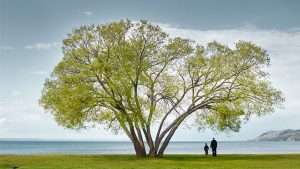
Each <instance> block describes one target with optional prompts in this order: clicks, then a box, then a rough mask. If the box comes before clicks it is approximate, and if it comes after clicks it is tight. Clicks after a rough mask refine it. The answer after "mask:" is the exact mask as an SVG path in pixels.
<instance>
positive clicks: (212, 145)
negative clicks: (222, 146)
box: [210, 140, 218, 148]
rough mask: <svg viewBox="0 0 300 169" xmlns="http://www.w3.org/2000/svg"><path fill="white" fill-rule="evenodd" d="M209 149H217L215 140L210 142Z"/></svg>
mask: <svg viewBox="0 0 300 169" xmlns="http://www.w3.org/2000/svg"><path fill="white" fill-rule="evenodd" d="M210 147H211V148H217V147H218V143H217V141H216V140H212V141H211V142H210Z"/></svg>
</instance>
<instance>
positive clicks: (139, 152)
mask: <svg viewBox="0 0 300 169" xmlns="http://www.w3.org/2000/svg"><path fill="white" fill-rule="evenodd" d="M129 128H130V133H131V137H132V140H131V141H132V143H133V146H134V150H135V154H136V157H137V158H142V157H146V150H145V147H143V146H142V145H141V143H140V141H139V139H138V137H137V136H136V133H135V131H134V127H133V126H130V127H129Z"/></svg>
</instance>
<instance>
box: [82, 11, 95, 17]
mask: <svg viewBox="0 0 300 169" xmlns="http://www.w3.org/2000/svg"><path fill="white" fill-rule="evenodd" d="M81 13H83V14H85V15H88V16H92V14H93V13H92V12H91V11H82V12H81Z"/></svg>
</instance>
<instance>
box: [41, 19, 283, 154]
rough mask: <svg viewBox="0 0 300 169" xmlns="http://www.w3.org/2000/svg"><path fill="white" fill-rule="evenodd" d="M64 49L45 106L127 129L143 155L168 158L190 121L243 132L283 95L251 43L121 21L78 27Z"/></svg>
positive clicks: (84, 122) (60, 119)
mask: <svg viewBox="0 0 300 169" xmlns="http://www.w3.org/2000/svg"><path fill="white" fill-rule="evenodd" d="M62 49H63V54H64V57H63V59H62V61H61V62H60V63H59V64H58V65H57V66H56V67H55V69H54V70H53V72H52V74H51V76H50V77H49V78H48V79H47V80H46V82H45V84H44V90H43V92H42V97H41V99H40V104H41V105H42V106H43V107H44V108H45V110H47V111H49V112H51V113H52V114H53V116H54V117H55V120H56V122H57V123H58V124H59V125H62V126H64V127H66V128H70V129H76V130H80V129H84V128H86V127H95V126H97V125H100V126H105V127H106V128H107V129H111V130H112V131H113V132H116V133H118V132H119V131H122V132H125V133H126V135H127V136H128V137H129V139H130V140H131V141H132V143H133V146H134V149H135V152H136V156H137V157H145V156H147V155H149V156H153V157H154V156H158V157H161V156H162V155H163V153H164V151H165V149H166V147H167V145H168V143H169V142H170V140H171V138H172V136H173V135H174V133H175V132H176V130H177V129H178V127H179V126H180V125H181V124H182V123H184V122H187V121H188V122H189V123H192V124H195V125H198V127H199V128H212V129H215V130H217V131H238V130H239V128H240V127H241V123H242V122H246V121H248V120H249V118H250V117H251V115H258V116H261V115H265V114H268V113H271V112H273V111H274V109H275V108H276V107H278V106H279V107H280V106H282V103H283V101H284V97H283V96H282V93H281V92H280V91H279V90H276V89H274V88H273V87H272V86H271V83H270V81H269V80H268V75H269V74H268V73H267V72H266V71H265V70H266V69H265V68H266V67H267V66H268V65H269V62H270V58H269V57H268V54H267V52H266V50H264V49H262V48H261V47H259V46H257V45H255V44H253V43H251V42H245V41H239V42H237V43H236V44H235V48H233V49H231V48H229V47H227V46H226V45H223V44H220V43H218V42H215V41H213V42H211V43H208V44H207V45H206V46H201V45H198V44H195V43H194V42H193V41H192V40H190V39H186V38H181V37H175V38H171V37H169V35H168V34H167V33H166V32H164V31H162V29H161V28H160V27H159V26H157V25H153V24H151V23H149V22H147V21H140V22H139V23H133V22H130V21H129V20H121V21H119V22H113V23H108V24H103V25H91V26H81V27H79V28H76V29H74V30H73V32H72V33H71V34H68V37H67V38H66V39H65V40H64V41H63V48H62ZM146 146H148V148H147V147H146ZM147 150H148V151H147Z"/></svg>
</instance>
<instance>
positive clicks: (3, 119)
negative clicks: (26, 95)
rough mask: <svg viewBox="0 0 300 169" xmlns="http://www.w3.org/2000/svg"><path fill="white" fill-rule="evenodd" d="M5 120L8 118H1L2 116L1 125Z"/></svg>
mask: <svg viewBox="0 0 300 169" xmlns="http://www.w3.org/2000/svg"><path fill="white" fill-rule="evenodd" d="M5 121H6V118H4V117H1V118H0V125H1V124H3V123H4V122H5Z"/></svg>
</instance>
